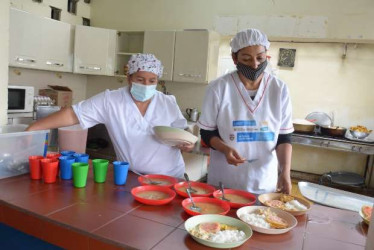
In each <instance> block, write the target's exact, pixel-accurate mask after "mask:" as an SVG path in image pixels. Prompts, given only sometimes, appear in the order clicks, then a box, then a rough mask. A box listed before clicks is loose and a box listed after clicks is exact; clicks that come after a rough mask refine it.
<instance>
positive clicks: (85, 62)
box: [74, 25, 116, 76]
mask: <svg viewBox="0 0 374 250" xmlns="http://www.w3.org/2000/svg"><path fill="white" fill-rule="evenodd" d="M115 48H116V31H115V30H110V29H102V28H95V27H89V26H82V25H77V26H76V27H75V39H74V73H82V74H89V75H111V76H112V75H114V69H115Z"/></svg>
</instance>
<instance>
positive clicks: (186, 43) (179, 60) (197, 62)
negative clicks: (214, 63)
mask: <svg viewBox="0 0 374 250" xmlns="http://www.w3.org/2000/svg"><path fill="white" fill-rule="evenodd" d="M208 43H209V32H208V31H177V32H176V39H175V57H174V73H173V80H174V81H179V82H207V70H208V66H207V65H208Z"/></svg>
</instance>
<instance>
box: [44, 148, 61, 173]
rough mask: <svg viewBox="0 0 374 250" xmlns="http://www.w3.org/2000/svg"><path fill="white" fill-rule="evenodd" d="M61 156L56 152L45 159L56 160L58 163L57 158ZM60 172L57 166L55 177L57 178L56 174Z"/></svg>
mask: <svg viewBox="0 0 374 250" xmlns="http://www.w3.org/2000/svg"><path fill="white" fill-rule="evenodd" d="M60 156H61V154H60V153H58V152H53V153H49V154H47V158H48V159H56V160H57V161H58V158H59V157H60ZM59 172H60V167H59V166H57V173H56V176H58V173H59Z"/></svg>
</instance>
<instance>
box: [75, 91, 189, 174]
mask: <svg viewBox="0 0 374 250" xmlns="http://www.w3.org/2000/svg"><path fill="white" fill-rule="evenodd" d="M73 110H74V112H75V114H76V116H77V117H78V120H79V122H80V124H81V126H82V127H83V128H90V127H92V126H94V125H96V124H99V123H102V124H105V126H106V128H107V130H108V133H109V136H110V138H111V140H112V143H113V146H114V150H115V152H116V155H117V158H118V160H121V161H126V162H129V163H130V169H134V170H136V171H139V172H141V173H144V174H164V175H170V176H175V177H182V176H183V173H184V161H183V158H182V154H181V152H180V150H179V149H177V148H175V147H171V146H168V145H165V144H162V143H160V142H159V141H158V140H157V139H156V137H155V135H154V131H153V129H152V128H153V127H154V126H172V127H177V128H185V127H186V126H187V121H186V119H185V118H184V117H183V115H182V113H181V111H180V109H179V107H178V105H177V103H176V100H175V97H174V96H171V95H164V94H163V93H161V92H159V91H157V92H156V94H155V95H154V96H153V97H152V100H151V103H150V104H149V106H148V109H147V111H146V113H145V115H144V117H143V116H142V114H141V113H140V111H139V109H138V108H137V106H136V104H135V103H134V101H133V99H132V98H131V94H130V92H129V87H124V88H120V89H118V90H113V91H110V90H106V91H105V92H102V93H100V94H98V95H96V96H94V97H92V98H90V99H87V100H85V101H82V102H80V103H78V104H76V105H73Z"/></svg>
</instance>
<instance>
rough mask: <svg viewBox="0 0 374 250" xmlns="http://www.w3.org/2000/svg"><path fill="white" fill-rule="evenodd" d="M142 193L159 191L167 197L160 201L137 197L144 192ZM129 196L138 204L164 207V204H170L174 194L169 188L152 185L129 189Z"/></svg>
mask: <svg viewBox="0 0 374 250" xmlns="http://www.w3.org/2000/svg"><path fill="white" fill-rule="evenodd" d="M144 191H159V192H163V193H166V194H167V195H168V197H167V198H165V199H162V200H153V199H145V198H142V197H140V196H138V194H139V193H140V192H144ZM131 194H132V196H134V198H135V200H137V201H139V202H140V203H143V204H147V205H164V204H167V203H169V202H171V201H172V200H173V199H174V198H175V196H176V193H175V192H174V191H173V190H171V189H170V188H168V187H161V186H154V185H153V186H151V185H149V186H139V187H134V188H133V189H131Z"/></svg>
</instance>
